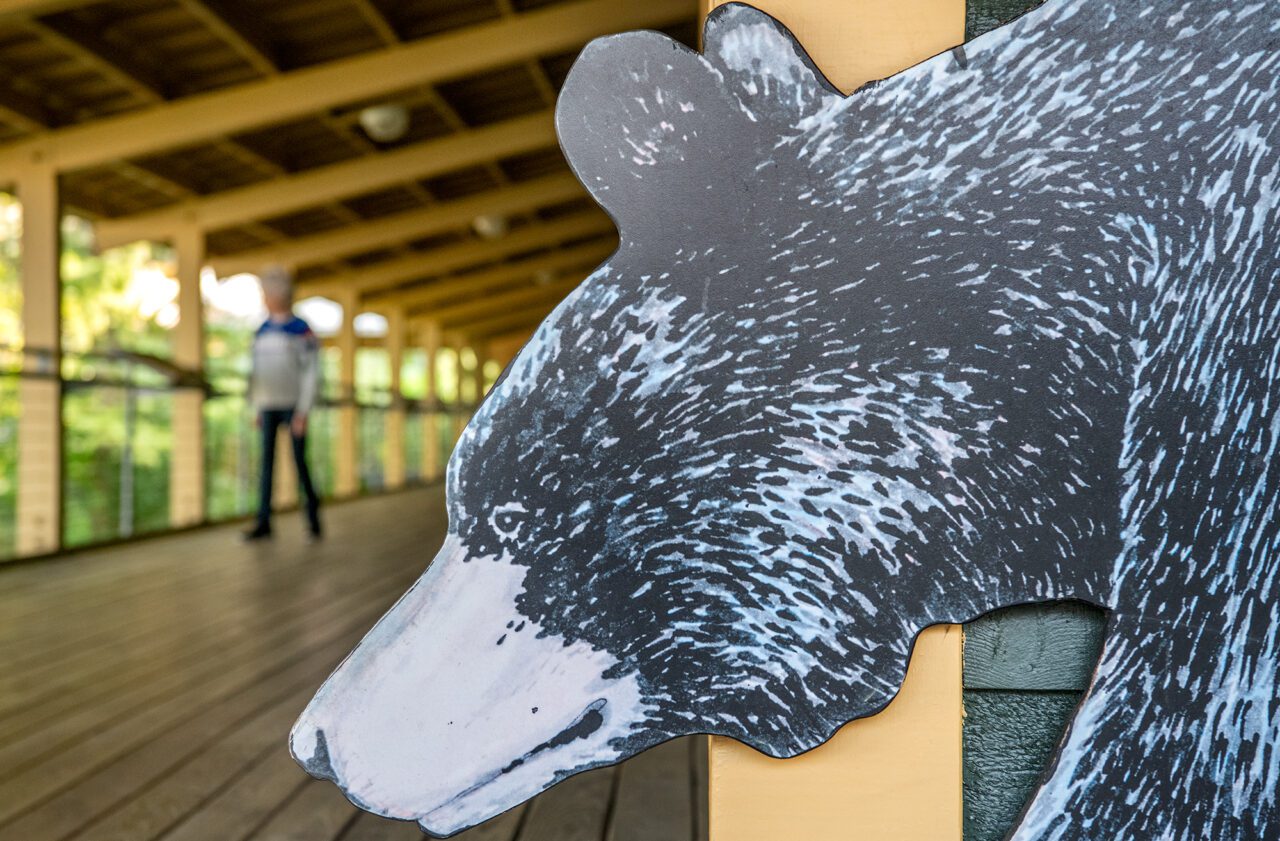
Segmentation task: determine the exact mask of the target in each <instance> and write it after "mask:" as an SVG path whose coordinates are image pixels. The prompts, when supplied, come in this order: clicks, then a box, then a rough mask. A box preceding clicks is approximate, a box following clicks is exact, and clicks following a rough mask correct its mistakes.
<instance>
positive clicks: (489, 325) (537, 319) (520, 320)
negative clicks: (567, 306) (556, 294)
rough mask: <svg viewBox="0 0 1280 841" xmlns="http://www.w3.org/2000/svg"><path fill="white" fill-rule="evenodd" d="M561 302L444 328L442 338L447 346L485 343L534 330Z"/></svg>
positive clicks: (550, 302)
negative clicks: (456, 343)
mask: <svg viewBox="0 0 1280 841" xmlns="http://www.w3.org/2000/svg"><path fill="white" fill-rule="evenodd" d="M561 300H563V299H556V300H553V301H547V302H544V303H541V304H539V305H538V306H536V307H532V306H531V307H528V308H527V309H525V310H523V311H520V312H512V313H505V314H503V315H496V316H492V317H490V318H485V319H480V320H476V321H472V322H470V323H468V324H463V325H458V326H455V327H448V328H443V329H442V332H441V338H442V339H443V340H444V342H445V343H446V344H451V343H454V342H463V343H469V342H484V341H487V340H488V338H489V337H490V336H499V335H502V334H503V333H510V332H513V331H515V330H522V329H526V328H528V329H529V330H533V329H534V328H535V327H537V326H538V325H539V324H541V323H542V321H543V319H545V318H546V317H547V316H548V315H550V314H551V311H552V310H554V309H555V308H556V305H557V304H559V303H560V301H561Z"/></svg>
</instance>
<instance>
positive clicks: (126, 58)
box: [25, 18, 168, 105]
mask: <svg viewBox="0 0 1280 841" xmlns="http://www.w3.org/2000/svg"><path fill="white" fill-rule="evenodd" d="M25 25H26V28H27V29H29V30H31V31H32V32H34V33H35V34H36V35H37V36H38V37H40V39H41V40H43V41H45V42H46V43H49V44H52V45H54V46H55V47H57V48H58V49H60V50H62V51H64V52H68V53H70V54H71V55H73V56H75V57H76V58H77V59H78V60H79V61H80V63H81V64H85V65H88V66H90V67H92V68H94V69H95V70H97V71H98V72H99V73H101V74H102V75H104V76H106V77H107V78H109V79H111V80H112V81H114V82H115V83H116V84H117V85H120V86H121V87H122V88H125V89H126V90H128V91H129V92H130V93H132V94H133V95H134V96H136V97H138V98H139V99H141V100H142V101H143V102H146V103H148V104H151V105H155V104H157V103H161V102H164V101H165V100H166V99H167V98H168V97H167V95H166V91H165V86H164V84H163V83H162V82H161V81H160V78H159V77H158V76H156V74H155V72H154V71H153V70H152V69H151V68H150V67H148V66H146V65H145V64H143V63H142V62H141V61H139V60H138V59H137V57H136V56H134V55H131V54H130V53H128V52H126V51H125V50H123V49H121V48H119V47H117V46H115V45H113V44H110V43H108V42H106V41H104V40H103V39H102V37H101V36H100V35H99V33H97V32H94V31H93V30H92V29H90V28H89V27H87V26H84V25H83V24H80V23H77V22H75V21H69V20H65V21H59V22H58V23H57V24H56V25H54V24H52V23H49V22H46V21H42V20H39V19H36V18H28V19H27V20H26V21H25Z"/></svg>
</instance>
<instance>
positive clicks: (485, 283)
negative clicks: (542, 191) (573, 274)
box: [366, 241, 616, 321]
mask: <svg viewBox="0 0 1280 841" xmlns="http://www.w3.org/2000/svg"><path fill="white" fill-rule="evenodd" d="M615 244H616V243H614V242H612V241H605V242H588V243H583V244H582V245H576V246H574V247H572V248H562V249H559V250H556V251H552V252H549V253H547V254H539V255H538V256H536V257H529V258H527V259H524V260H519V261H517V262H515V263H506V264H503V265H501V266H494V267H493V268H489V269H482V270H480V271H474V272H468V273H466V274H459V275H453V276H452V277H446V278H443V279H440V280H436V281H433V282H432V283H428V284H424V285H422V286H417V287H414V288H412V289H407V290H405V291H402V292H396V293H388V294H386V295H381V296H379V297H377V298H369V299H366V301H367V305H368V306H369V307H371V308H374V309H377V308H379V307H391V306H396V307H403V308H404V309H405V310H406V311H407V312H410V313H411V314H412V315H413V316H414V317H415V319H416V320H419V321H421V320H428V321H437V320H440V318H441V317H442V316H441V315H440V313H441V310H440V309H439V308H440V307H446V306H447V307H452V306H471V305H474V304H475V303H476V301H474V300H467V301H458V300H456V299H457V298H458V297H459V296H462V295H482V296H484V295H489V294H491V293H494V292H497V291H499V290H501V289H502V288H503V287H506V286H511V285H513V284H516V283H519V282H520V281H528V280H532V279H533V278H535V277H537V276H538V275H539V274H541V273H542V272H555V273H558V272H566V271H569V270H571V269H581V268H582V267H583V266H586V265H589V264H590V265H596V264H599V263H600V262H601V261H603V260H604V259H605V258H607V257H608V256H609V255H610V254H611V253H612V252H613V248H614V245H615ZM523 288H526V289H529V288H536V289H546V288H548V287H546V286H538V287H529V286H526V287H523ZM485 300H488V299H487V298H486V299H485ZM451 301H452V303H450V302H451Z"/></svg>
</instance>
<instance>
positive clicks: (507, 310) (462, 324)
mask: <svg viewBox="0 0 1280 841" xmlns="http://www.w3.org/2000/svg"><path fill="white" fill-rule="evenodd" d="M583 277H585V275H584V274H577V275H574V276H572V277H570V278H568V279H562V280H557V281H556V282H554V283H549V284H547V285H546V286H541V285H525V286H519V287H516V288H512V289H507V290H504V291H502V292H494V293H491V294H488V295H484V296H483V297H480V298H477V299H474V300H470V301H463V302H460V303H457V304H450V305H448V306H439V307H435V308H433V309H432V310H431V311H430V312H429V313H423V314H422V315H421V316H418V317H417V318H418V320H429V321H434V322H436V323H437V324H439V325H440V326H441V327H442V328H444V329H446V330H448V329H451V328H455V327H456V328H459V329H466V330H467V332H468V333H471V334H472V335H474V334H475V332H476V331H475V329H474V324H475V323H477V322H481V323H483V322H484V321H486V320H488V319H492V318H497V317H499V316H511V315H518V314H520V313H523V312H525V311H526V310H527V308H528V307H530V306H533V307H535V308H538V307H543V306H544V305H545V304H547V303H548V302H555V301H560V300H563V299H564V296H565V295H568V294H569V293H570V292H572V291H573V290H574V288H575V287H577V285H578V284H580V283H582V279H583ZM411 317H412V316H411Z"/></svg>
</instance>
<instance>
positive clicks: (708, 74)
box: [556, 32, 745, 233]
mask: <svg viewBox="0 0 1280 841" xmlns="http://www.w3.org/2000/svg"><path fill="white" fill-rule="evenodd" d="M744 121H745V116H744V115H743V114H741V112H740V111H739V109H738V107H737V104H736V102H735V101H734V100H733V98H732V97H731V96H729V95H728V93H727V92H726V90H725V84H724V80H723V79H722V78H720V75H719V74H718V73H717V71H716V70H714V69H713V68H712V67H711V66H710V65H709V64H708V63H707V62H706V61H704V60H703V58H702V56H700V55H698V54H697V53H695V52H693V51H692V50H690V49H689V48H688V47H685V46H683V45H682V44H679V43H677V42H675V41H672V40H671V39H669V38H667V37H666V36H664V35H660V34H658V33H656V32H627V33H624V34H622V35H613V36H609V37H607V38H600V39H597V40H595V41H592V42H591V43H590V44H588V45H587V46H586V49H584V50H583V51H582V54H581V55H579V56H578V60H577V61H576V62H574V65H573V68H572V69H571V70H570V71H569V76H568V78H567V79H565V83H564V87H563V88H561V91H560V99H559V102H558V103H557V104H556V131H557V133H558V134H559V135H560V145H561V147H562V148H563V149H564V152H565V156H566V157H567V158H568V159H569V164H570V165H571V166H572V167H573V170H574V172H575V173H577V175H578V178H579V179H581V180H582V183H583V184H584V185H585V186H586V188H587V189H588V190H589V191H591V194H592V195H593V196H595V199H596V201H598V202H600V204H601V205H603V206H604V208H605V209H606V210H607V211H609V213H610V215H611V216H613V218H614V220H615V221H616V222H617V223H618V226H619V228H622V229H624V230H626V229H628V228H630V229H631V230H632V231H633V232H636V233H638V231H636V230H635V229H636V228H648V229H652V228H654V227H655V226H656V227H659V228H664V227H666V226H665V225H664V224H662V217H664V216H666V217H667V218H668V219H669V217H670V214H681V213H682V211H683V210H684V209H685V208H684V206H685V205H686V203H687V202H689V201H690V200H693V201H695V202H696V200H697V198H696V197H697V194H698V191H699V190H701V191H704V192H714V191H713V190H712V187H713V186H714V183H715V181H716V180H717V171H718V170H719V169H720V168H721V165H722V164H723V163H725V162H726V159H727V158H728V156H729V155H730V154H731V152H732V149H733V147H734V145H735V143H734V140H735V138H734V134H735V127H736V126H738V125H739V124H741V123H742V122H744Z"/></svg>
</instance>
